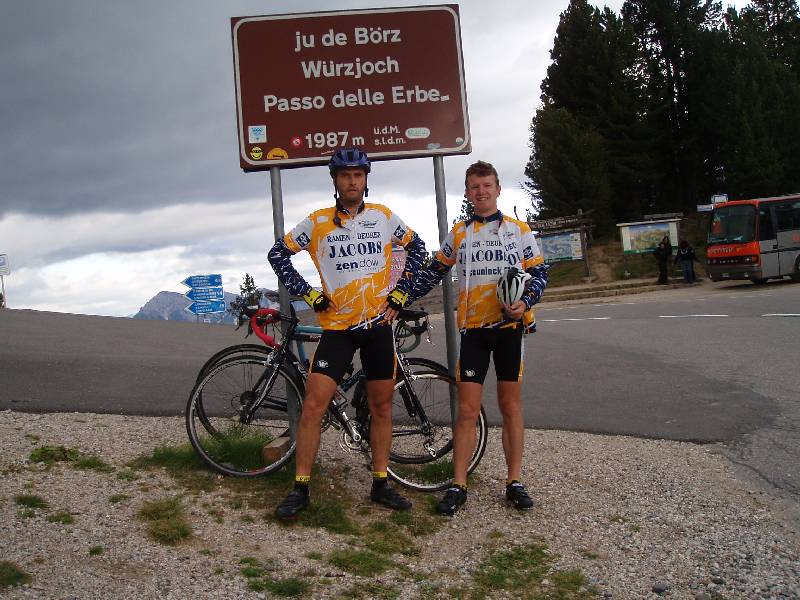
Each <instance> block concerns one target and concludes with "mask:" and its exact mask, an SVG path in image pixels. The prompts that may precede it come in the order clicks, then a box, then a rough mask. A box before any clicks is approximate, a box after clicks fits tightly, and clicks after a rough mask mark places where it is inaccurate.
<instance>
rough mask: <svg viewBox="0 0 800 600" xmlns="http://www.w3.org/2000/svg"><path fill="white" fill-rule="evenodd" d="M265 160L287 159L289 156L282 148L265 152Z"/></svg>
mask: <svg viewBox="0 0 800 600" xmlns="http://www.w3.org/2000/svg"><path fill="white" fill-rule="evenodd" d="M267 158H268V159H269V160H279V159H281V158H289V154H288V153H287V152H286V150H284V149H283V148H273V149H272V150H270V151H269V152H267Z"/></svg>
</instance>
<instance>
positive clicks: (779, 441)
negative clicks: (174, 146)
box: [0, 282, 800, 498]
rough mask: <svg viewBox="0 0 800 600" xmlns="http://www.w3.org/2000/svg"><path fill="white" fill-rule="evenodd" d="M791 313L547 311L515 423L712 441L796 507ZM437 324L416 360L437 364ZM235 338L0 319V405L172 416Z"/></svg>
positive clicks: (789, 300) (702, 306)
mask: <svg viewBox="0 0 800 600" xmlns="http://www.w3.org/2000/svg"><path fill="white" fill-rule="evenodd" d="M798 313H800V286H798V285H795V284H791V283H789V282H771V283H769V284H767V285H766V286H762V287H755V286H753V285H751V284H734V283H728V284H710V283H708V282H706V283H704V284H703V285H701V286H695V287H692V288H686V289H680V290H669V291H662V292H658V293H653V294H642V295H637V296H623V297H616V298H614V299H609V301H608V302H602V301H596V300H593V301H591V302H586V303H581V304H561V305H559V304H553V305H551V304H545V305H543V306H542V308H540V309H539V310H538V313H537V317H538V320H539V332H538V333H537V334H535V335H534V336H530V337H529V338H528V339H527V342H526V360H525V363H526V377H525V393H524V397H525V404H526V408H525V414H526V422H527V424H528V425H529V426H532V427H538V428H557V429H568V430H581V431H589V432H595V433H608V434H624V435H633V436H642V437H653V438H665V439H675V440H686V441H698V442H717V443H719V444H720V445H719V447H720V448H721V449H722V451H723V452H724V453H725V454H726V455H727V456H729V457H730V458H731V459H732V460H735V461H737V462H739V463H741V464H743V465H746V466H747V467H748V468H750V469H751V470H753V471H754V472H757V473H759V475H760V476H761V477H763V478H764V479H765V480H767V481H769V482H772V483H773V484H774V485H776V486H777V487H779V488H781V489H784V490H786V491H787V492H789V493H790V494H794V495H796V496H797V497H798V498H800V401H798V389H800V369H798V364H797V362H798V361H797V358H798V355H799V353H798V349H797V345H798V340H800V316H798ZM787 315H794V316H787ZM436 324H437V328H436V330H435V336H434V338H435V340H436V342H437V343H436V346H435V347H430V346H428V347H423V349H422V353H423V354H427V355H429V356H431V357H435V358H438V359H440V360H444V355H445V354H444V343H443V327H442V323H441V318H439V319H438V320H437V321H436ZM241 341H243V338H242V335H241V334H240V333H235V332H233V331H232V330H231V329H230V328H227V327H222V326H213V325H196V324H187V323H170V322H167V323H165V322H153V321H133V320H130V319H113V318H104V317H89V316H81V315H62V314H55V313H36V312H32V311H15V310H6V311H0V409H7V408H12V409H15V410H23V411H93V412H112V413H127V414H176V413H181V412H182V411H183V406H184V403H185V401H186V398H187V396H188V392H189V390H190V388H191V385H192V382H193V380H194V376H195V373H196V372H197V370H198V369H199V367H200V365H201V364H202V363H203V362H204V360H205V358H206V357H208V356H210V355H211V354H212V353H213V352H214V351H215V350H217V349H218V348H221V347H223V346H226V345H229V344H233V343H240V342H241ZM423 346H424V345H423ZM493 387H494V381H493V379H492V378H491V376H490V378H489V380H487V402H486V406H487V411H488V413H489V416H490V420H491V421H493V422H495V423H497V422H498V413H497V410H496V405H495V402H494V399H493Z"/></svg>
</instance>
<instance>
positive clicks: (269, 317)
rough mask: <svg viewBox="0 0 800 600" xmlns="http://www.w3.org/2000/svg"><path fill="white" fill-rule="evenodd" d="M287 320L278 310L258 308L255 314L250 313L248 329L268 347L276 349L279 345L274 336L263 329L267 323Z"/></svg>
mask: <svg viewBox="0 0 800 600" xmlns="http://www.w3.org/2000/svg"><path fill="white" fill-rule="evenodd" d="M283 320H287V319H286V317H284V316H283V315H281V313H280V312H278V311H277V310H275V309H274V308H259V309H258V310H257V311H256V312H255V314H252V315H250V329H251V331H252V332H253V333H255V334H256V336H258V337H259V338H260V339H261V341H263V342H264V343H265V344H266V345H267V346H269V347H270V348H275V349H276V350H277V349H278V348H279V347H280V344H278V343H277V342H276V341H275V338H274V337H273V336H271V335H269V334H267V332H266V331H265V328H266V327H267V325H272V324H273V323H277V322H278V321H283Z"/></svg>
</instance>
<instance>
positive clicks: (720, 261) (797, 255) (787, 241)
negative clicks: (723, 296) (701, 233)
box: [706, 194, 800, 283]
mask: <svg viewBox="0 0 800 600" xmlns="http://www.w3.org/2000/svg"><path fill="white" fill-rule="evenodd" d="M706 254H707V258H708V276H709V277H710V278H711V280H712V281H727V280H730V279H749V280H750V281H752V282H753V283H764V282H765V281H766V280H767V279H780V278H782V277H785V276H789V277H791V278H792V280H794V281H798V282H800V194H794V195H791V196H777V197H774V198H759V199H755V200H735V201H733V202H723V203H720V204H715V205H714V210H713V213H712V214H711V223H710V225H709V229H708V246H707V248H706Z"/></svg>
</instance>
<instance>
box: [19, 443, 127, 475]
mask: <svg viewBox="0 0 800 600" xmlns="http://www.w3.org/2000/svg"><path fill="white" fill-rule="evenodd" d="M28 460H30V461H31V462H33V463H39V464H44V465H46V466H48V467H51V466H53V465H54V464H55V463H57V462H66V463H70V464H71V465H72V466H73V467H75V468H76V469H86V470H92V471H100V472H102V473H109V472H111V471H113V470H114V467H112V466H111V465H109V464H108V463H106V462H104V461H103V460H102V459H100V458H98V457H96V456H94V455H91V454H83V453H81V451H80V450H76V449H75V448H65V447H64V446H41V447H40V448H36V449H35V450H34V451H33V452H31V453H30V456H29V457H28Z"/></svg>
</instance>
